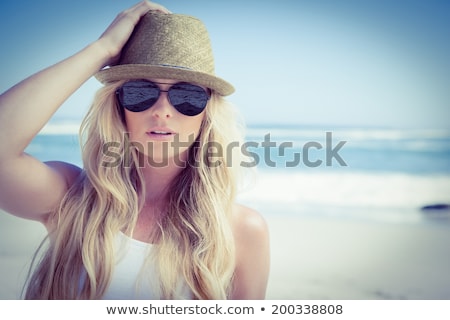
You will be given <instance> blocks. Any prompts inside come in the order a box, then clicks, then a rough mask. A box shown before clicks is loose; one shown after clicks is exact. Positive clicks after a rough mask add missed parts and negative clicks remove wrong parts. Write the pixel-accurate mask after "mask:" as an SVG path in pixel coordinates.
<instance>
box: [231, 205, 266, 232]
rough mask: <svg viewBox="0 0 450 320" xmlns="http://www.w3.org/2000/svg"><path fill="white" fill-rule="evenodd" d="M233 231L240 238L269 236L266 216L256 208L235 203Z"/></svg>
mask: <svg viewBox="0 0 450 320" xmlns="http://www.w3.org/2000/svg"><path fill="white" fill-rule="evenodd" d="M233 231H234V234H235V237H237V238H239V239H245V238H253V239H254V237H255V236H257V237H265V236H268V233H269V231H268V226H267V223H266V220H265V219H264V217H263V216H262V215H261V214H260V213H259V212H258V211H256V210H254V209H252V208H249V207H246V206H243V205H240V204H235V205H234V209H233Z"/></svg>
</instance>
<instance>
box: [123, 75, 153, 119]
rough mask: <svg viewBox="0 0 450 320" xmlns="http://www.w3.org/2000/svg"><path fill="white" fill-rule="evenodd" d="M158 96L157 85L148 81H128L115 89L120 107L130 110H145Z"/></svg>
mask: <svg viewBox="0 0 450 320" xmlns="http://www.w3.org/2000/svg"><path fill="white" fill-rule="evenodd" d="M158 97H159V87H158V86H157V85H156V84H155V83H153V82H149V81H145V80H135V81H129V82H126V83H124V84H123V85H122V87H120V88H119V89H118V90H117V98H118V99H119V102H120V104H121V105H122V107H124V108H126V109H127V110H129V111H132V112H141V111H144V110H147V109H148V108H150V107H151V106H153V105H154V104H155V102H156V101H157V100H158Z"/></svg>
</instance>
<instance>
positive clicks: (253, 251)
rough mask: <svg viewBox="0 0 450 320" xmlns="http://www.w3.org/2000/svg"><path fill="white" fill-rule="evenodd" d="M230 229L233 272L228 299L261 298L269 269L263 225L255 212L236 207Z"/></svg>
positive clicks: (268, 253)
mask: <svg viewBox="0 0 450 320" xmlns="http://www.w3.org/2000/svg"><path fill="white" fill-rule="evenodd" d="M233 230H234V237H235V242H236V269H235V274H234V279H233V292H232V294H231V296H230V299H246V300H257V299H264V298H265V296H266V289H267V282H268V279H269V270H270V243H269V230H268V227H267V224H266V222H265V220H264V219H263V217H262V216H261V215H260V214H259V213H258V212H256V211H254V210H252V209H249V208H246V207H243V206H236V209H235V214H234V221H233Z"/></svg>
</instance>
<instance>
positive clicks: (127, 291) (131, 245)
mask: <svg viewBox="0 0 450 320" xmlns="http://www.w3.org/2000/svg"><path fill="white" fill-rule="evenodd" d="M153 246H154V245H152V244H149V243H146V242H141V241H138V240H135V239H132V238H130V237H128V236H126V235H125V234H123V233H119V235H118V236H117V239H116V243H115V255H116V260H117V262H116V265H115V267H114V270H113V275H112V279H111V283H110V285H109V287H108V289H107V290H106V292H105V294H104V296H103V299H106V300H108V299H112V300H135V299H138V300H158V299H160V294H159V285H158V281H157V280H158V279H156V277H155V272H154V268H153V266H152V265H151V264H150V265H149V264H148V263H147V264H145V269H144V268H143V267H144V262H145V260H146V257H147V256H148V254H149V253H150V250H151V249H152V248H153ZM176 298H177V299H192V293H191V291H190V290H189V287H188V286H187V285H180V286H179V289H178V295H177V297H176Z"/></svg>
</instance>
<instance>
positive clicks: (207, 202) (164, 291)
mask: <svg viewBox="0 0 450 320" xmlns="http://www.w3.org/2000/svg"><path fill="white" fill-rule="evenodd" d="M92 76H96V78H97V79H98V80H99V81H101V82H102V83H103V84H104V87H102V88H101V89H100V90H99V91H98V93H97V95H96V96H95V99H94V102H93V104H92V106H91V109H90V110H89V112H88V114H87V115H86V117H85V119H84V121H83V123H82V126H81V140H82V156H83V168H78V167H76V166H74V165H71V164H68V163H63V162H58V161H54V162H46V163H42V162H40V161H38V160H36V159H35V158H33V157H32V156H30V155H28V154H26V153H25V152H24V150H25V148H26V146H27V145H28V144H29V143H30V141H31V140H32V138H33V137H34V136H35V135H36V134H37V133H38V132H39V131H40V129H41V128H42V127H43V126H44V125H45V124H46V122H47V121H48V120H49V119H50V118H51V116H52V114H53V113H54V112H55V111H56V110H57V109H58V107H59V106H60V105H61V104H62V103H63V102H64V101H65V100H66V99H67V98H68V97H69V96H70V95H71V94H72V93H73V92H74V91H76V90H77V89H78V88H79V87H80V86H81V85H82V84H83V83H84V82H85V81H86V80H88V79H89V78H90V77H92ZM233 91H234V89H233V87H232V86H231V85H230V84H229V83H228V82H226V81H225V80H223V79H221V78H219V77H217V76H216V75H215V74H214V62H213V58H212V52H211V48H210V43H209V39H208V36H207V32H206V30H205V28H204V25H203V24H202V23H201V22H200V21H199V20H197V19H195V18H192V17H188V16H184V15H176V14H171V13H170V12H169V11H168V10H167V9H166V8H164V7H163V6H161V5H158V4H155V3H150V2H148V1H143V2H140V3H138V4H136V5H135V6H133V7H132V8H129V9H128V10H125V11H124V12H122V13H120V14H119V15H118V16H117V17H116V19H115V20H114V21H113V22H112V24H111V25H110V26H109V27H108V29H107V30H106V31H105V32H104V33H103V35H102V36H101V37H100V38H99V39H98V40H96V41H94V42H93V43H91V44H90V45H88V46H87V47H85V48H84V49H82V50H81V51H79V52H78V53H76V54H74V55H73V56H71V57H69V58H67V59H66V60H64V61H61V62H59V63H57V64H55V65H53V66H51V67H49V68H47V69H45V70H42V71H40V72H38V73H37V74H35V75H33V76H31V77H29V78H27V79H25V80H24V81H22V82H20V83H19V84H17V85H16V86H14V87H12V88H11V89H9V90H8V91H6V92H5V93H3V94H2V95H1V98H0V130H1V134H0V140H1V141H0V145H1V146H2V152H1V155H0V207H1V208H2V209H4V210H5V211H7V212H10V213H11V214H13V215H16V216H19V217H23V218H26V219H32V220H36V221H39V222H41V223H43V224H44V225H45V226H46V228H47V230H48V235H49V236H48V239H47V241H45V242H43V245H42V250H43V252H42V254H39V259H37V261H36V262H35V264H34V265H33V268H32V272H31V274H30V277H29V279H28V281H27V286H26V290H25V295H24V297H25V298H27V299H263V298H264V297H265V292H266V286H267V279H268V273H269V240H268V229H267V226H266V224H265V221H264V219H263V218H262V217H261V216H260V214H259V213H257V212H255V211H253V210H251V209H249V208H246V207H243V206H241V205H238V204H236V203H235V196H236V189H237V186H238V184H237V183H238V180H237V179H238V177H239V174H238V173H239V172H238V171H239V169H240V167H239V165H236V164H234V163H233V160H235V159H236V158H233V157H235V156H236V155H233V156H232V155H231V154H230V153H229V152H228V151H230V150H231V149H232V148H227V146H228V145H229V144H230V143H232V142H236V141H239V140H237V139H239V130H238V127H237V122H236V117H235V113H234V111H233V109H232V108H231V107H230V105H228V104H227V103H226V101H225V99H224V98H223V96H226V95H229V94H231V93H232V92H233ZM234 150H235V149H234Z"/></svg>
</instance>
